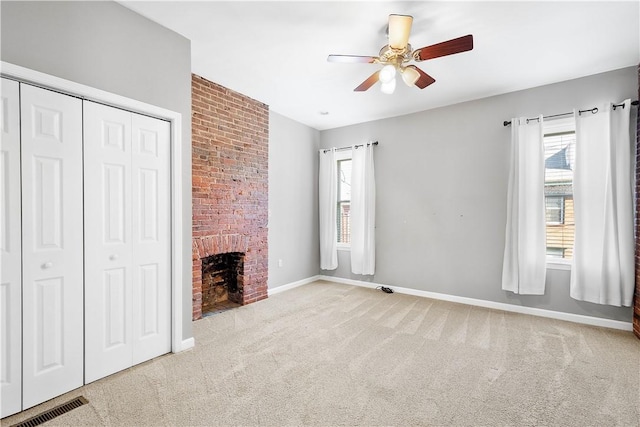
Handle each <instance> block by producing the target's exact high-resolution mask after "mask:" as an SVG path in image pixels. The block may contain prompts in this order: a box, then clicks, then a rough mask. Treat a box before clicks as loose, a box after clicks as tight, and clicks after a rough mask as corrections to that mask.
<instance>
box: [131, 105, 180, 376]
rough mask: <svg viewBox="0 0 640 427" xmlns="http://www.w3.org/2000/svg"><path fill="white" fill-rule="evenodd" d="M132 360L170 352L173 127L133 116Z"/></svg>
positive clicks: (163, 122) (147, 358) (155, 120)
mask: <svg viewBox="0 0 640 427" xmlns="http://www.w3.org/2000/svg"><path fill="white" fill-rule="evenodd" d="M131 123H132V151H133V157H132V179H133V185H132V199H133V283H134V286H133V301H134V308H133V343H134V344H133V345H134V347H133V350H134V351H133V363H134V364H137V363H141V362H144V361H145V360H149V359H151V358H153V357H156V356H159V355H161V354H165V353H168V352H170V351H171V223H170V221H171V217H170V212H171V200H170V196H171V193H170V191H171V182H170V141H171V140H170V125H169V123H168V122H166V121H163V120H159V119H153V118H151V117H147V116H142V115H139V114H132V122H131Z"/></svg>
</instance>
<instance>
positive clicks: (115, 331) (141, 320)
mask: <svg viewBox="0 0 640 427" xmlns="http://www.w3.org/2000/svg"><path fill="white" fill-rule="evenodd" d="M84 112H85V134H84V135H85V141H84V144H85V149H84V159H85V165H84V166H85V175H84V176H85V230H86V236H85V259H86V261H85V262H86V266H85V270H86V271H85V278H86V279H85V293H86V296H85V304H86V308H85V310H86V314H85V322H86V326H85V333H86V337H85V345H86V349H85V355H86V356H85V357H86V359H85V367H86V373H85V381H86V382H87V383H88V382H91V381H95V380H97V379H99V378H102V377H104V376H107V375H110V374H112V373H114V372H118V371H121V370H123V369H126V368H128V367H130V366H132V365H135V364H137V363H140V362H143V361H145V360H149V359H151V358H153V357H156V356H160V355H162V354H165V353H168V352H169V351H171V299H170V290H171V282H170V261H171V247H170V236H171V234H170V217H169V213H170V199H169V196H170V175H169V173H170V170H169V164H170V163H169V160H170V159H169V152H170V151H169V148H170V147H169V143H170V139H169V123H168V122H164V121H162V120H158V119H153V118H150V117H146V116H141V115H138V114H133V113H130V112H126V111H123V110H119V109H116V108H112V107H107V106H104V105H100V104H95V103H91V102H85V110H84Z"/></svg>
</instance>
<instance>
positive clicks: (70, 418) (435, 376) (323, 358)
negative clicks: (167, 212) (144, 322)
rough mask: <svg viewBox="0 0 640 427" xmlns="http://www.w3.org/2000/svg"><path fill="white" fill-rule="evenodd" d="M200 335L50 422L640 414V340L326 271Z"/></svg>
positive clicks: (591, 419) (614, 420)
mask: <svg viewBox="0 0 640 427" xmlns="http://www.w3.org/2000/svg"><path fill="white" fill-rule="evenodd" d="M193 326H194V336H195V339H196V347H195V348H194V349H193V350H190V351H186V352H183V353H180V354H172V355H166V356H163V357H160V358H157V359H154V360H152V361H150V362H147V363H144V364H142V365H139V366H136V367H133V368H131V369H128V370H126V371H124V372H121V373H118V374H115V375H112V376H110V377H108V378H105V379H103V380H100V381H97V382H95V383H92V384H89V385H87V386H85V387H82V388H80V389H78V390H75V391H73V392H71V393H68V394H67V395H65V396H61V397H59V398H56V399H53V400H52V401H50V402H47V403H45V404H43V405H40V406H39V407H36V408H33V409H31V410H29V411H25V412H24V413H21V414H18V415H17V416H13V417H10V418H7V419H5V420H2V425H9V424H12V423H15V422H18V421H21V420H24V419H26V418H28V417H30V416H32V415H34V414H36V413H39V412H41V411H42V410H44V409H48V408H49V407H53V406H55V405H57V404H59V403H61V402H63V401H65V400H68V399H70V398H72V397H75V396H77V395H80V394H82V395H84V396H85V397H86V398H87V399H88V400H89V402H90V404H89V405H85V406H83V407H81V408H78V409H75V410H73V411H72V412H70V413H68V414H65V415H63V416H61V417H59V418H56V419H55V420H52V421H51V422H49V423H47V425H74V426H77V425H114V426H115V425H126V426H134V425H153V426H160V425H169V426H174V425H175V426H178V425H270V426H285V425H397V426H408V425H421V426H425V425H456V426H458V425H460V426H462V425H473V426H477V425H490V426H498V425H509V426H520V425H536V426H539V425H562V426H565V425H566V426H614V425H621V426H638V425H640V386H639V383H640V340H638V339H636V338H635V337H634V336H633V335H632V333H630V332H621V331H616V330H610V329H604V328H597V327H591V326H583V325H577V324H572V323H567V322H562V321H557V320H550V319H543V318H538V317H532V316H527V315H520V314H512V313H507V312H502V311H496V310H489V309H483V308H477V307H471V306H466V305H460V304H454V303H448V302H442V301H435V300H430V299H426V298H419V297H413V296H408V295H400V294H390V295H387V294H385V293H383V292H380V291H375V290H371V289H365V288H358V287H352V286H346V285H339V284H333V283H327V282H316V283H313V284H309V285H306V286H303V287H300V288H296V289H293V290H290V291H287V292H283V293H281V294H277V295H274V296H272V297H270V298H269V299H267V300H264V301H261V302H258V303H255V304H251V305H248V306H245V307H241V308H237V309H234V310H231V311H227V312H224V313H221V314H217V315H214V316H211V317H208V318H206V319H203V320H200V321H197V322H195V323H194V325H193Z"/></svg>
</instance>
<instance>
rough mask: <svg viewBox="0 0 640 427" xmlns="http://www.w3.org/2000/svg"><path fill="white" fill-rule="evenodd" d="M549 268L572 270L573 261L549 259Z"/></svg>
mask: <svg viewBox="0 0 640 427" xmlns="http://www.w3.org/2000/svg"><path fill="white" fill-rule="evenodd" d="M547 270H568V271H570V270H571V261H564V260H562V261H561V260H557V259H547Z"/></svg>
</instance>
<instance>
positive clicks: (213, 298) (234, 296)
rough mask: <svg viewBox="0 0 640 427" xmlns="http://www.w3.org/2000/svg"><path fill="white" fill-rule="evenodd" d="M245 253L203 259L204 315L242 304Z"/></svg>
mask: <svg viewBox="0 0 640 427" xmlns="http://www.w3.org/2000/svg"><path fill="white" fill-rule="evenodd" d="M243 281H244V253H241V252H229V253H223V254H217V255H211V256H208V257H205V258H203V259H202V317H206V316H207V315H211V314H215V313H218V312H220V311H225V310H228V309H230V308H234V307H239V306H241V305H242V294H243Z"/></svg>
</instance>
